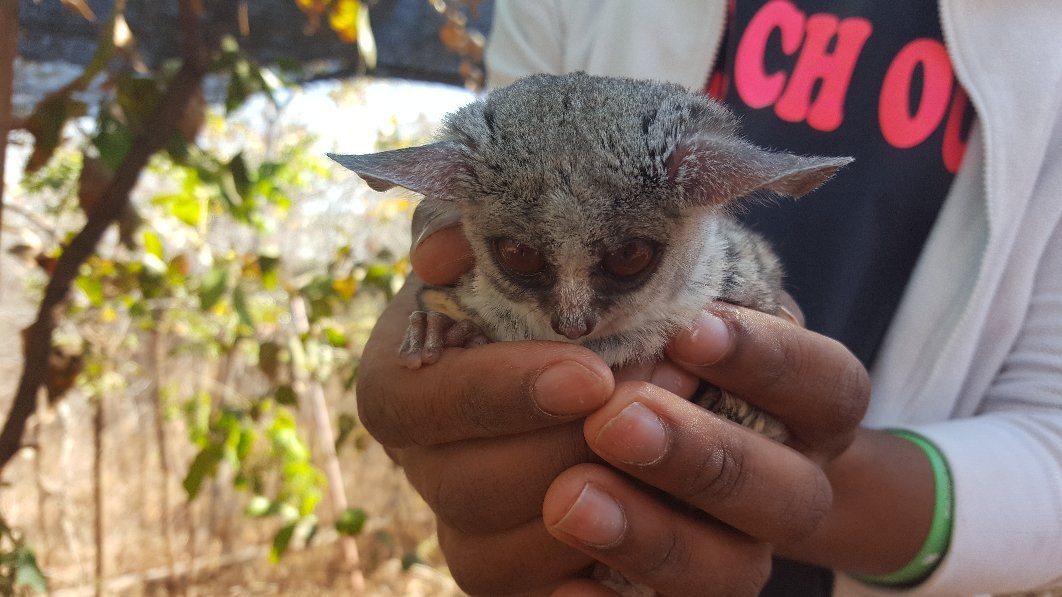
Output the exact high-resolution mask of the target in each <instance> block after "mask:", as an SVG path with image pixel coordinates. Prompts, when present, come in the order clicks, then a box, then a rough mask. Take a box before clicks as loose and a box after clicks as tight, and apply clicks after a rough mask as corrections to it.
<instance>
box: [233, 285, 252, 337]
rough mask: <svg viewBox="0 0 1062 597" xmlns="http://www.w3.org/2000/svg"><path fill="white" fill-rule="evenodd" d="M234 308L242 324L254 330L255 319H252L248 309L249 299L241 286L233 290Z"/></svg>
mask: <svg viewBox="0 0 1062 597" xmlns="http://www.w3.org/2000/svg"><path fill="white" fill-rule="evenodd" d="M232 307H233V308H234V309H236V314H237V315H238V316H239V317H240V323H242V324H243V325H245V326H247V327H249V328H251V329H254V319H252V318H251V311H250V310H249V309H248V308H247V297H246V296H245V295H244V293H243V287H242V286H240V285H239V284H237V285H236V288H234V289H233V290H232Z"/></svg>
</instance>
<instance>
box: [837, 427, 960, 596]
mask: <svg viewBox="0 0 1062 597" xmlns="http://www.w3.org/2000/svg"><path fill="white" fill-rule="evenodd" d="M888 433H889V434H890V435H893V436H895V437H898V438H901V439H904V440H906V441H909V442H911V443H913V444H915V445H916V446H918V448H919V449H921V450H922V452H923V453H925V455H926V458H928V459H929V464H930V467H931V468H932V471H933V486H934V490H933V497H934V505H933V520H932V522H931V523H930V527H929V533H928V535H926V540H925V542H924V543H923V544H922V548H921V549H920V550H919V551H918V553H917V554H915V556H914V557H913V558H911V560H910V561H909V562H908V563H907V564H906V565H905V566H903V567H902V568H900V569H898V570H895V571H893V572H890V573H888V574H881V575H871V576H858V577H856V578H858V579H859V580H860V581H862V582H865V583H868V584H875V585H883V586H888V587H897V588H899V587H910V586H914V585H917V584H919V583H921V582H923V581H924V580H926V579H927V578H929V576H930V575H931V574H932V573H933V571H934V570H936V568H937V566H938V565H939V564H940V561H941V560H942V559H943V557H944V554H945V553H947V550H948V546H949V544H950V543H951V532H952V513H953V509H954V492H953V489H952V481H951V472H950V471H949V470H948V463H947V461H946V460H945V459H944V456H943V454H941V453H940V450H939V449H938V448H937V447H936V446H935V445H933V443H932V442H930V441H929V440H928V439H926V438H925V437H923V436H921V435H918V434H917V433H913V432H911V431H907V430H903V429H894V430H890V431H888Z"/></svg>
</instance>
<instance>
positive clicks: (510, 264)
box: [494, 238, 546, 276]
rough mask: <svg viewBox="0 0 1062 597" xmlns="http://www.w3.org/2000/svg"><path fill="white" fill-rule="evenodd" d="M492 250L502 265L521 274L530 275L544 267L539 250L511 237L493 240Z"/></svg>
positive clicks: (544, 262)
mask: <svg viewBox="0 0 1062 597" xmlns="http://www.w3.org/2000/svg"><path fill="white" fill-rule="evenodd" d="M494 252H495V253H497V255H498V261H501V263H502V265H504V266H505V267H506V268H507V269H509V270H511V271H513V272H514V273H517V274H520V275H523V276H532V275H534V274H537V273H539V272H541V271H542V270H543V269H544V268H545V267H546V258H545V257H543V256H542V252H541V251H539V250H538V249H536V248H534V247H531V246H528V245H525V244H524V243H520V242H516V241H515V240H513V239H511V238H502V239H498V240H497V241H495V243H494Z"/></svg>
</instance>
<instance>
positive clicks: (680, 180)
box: [331, 73, 851, 422]
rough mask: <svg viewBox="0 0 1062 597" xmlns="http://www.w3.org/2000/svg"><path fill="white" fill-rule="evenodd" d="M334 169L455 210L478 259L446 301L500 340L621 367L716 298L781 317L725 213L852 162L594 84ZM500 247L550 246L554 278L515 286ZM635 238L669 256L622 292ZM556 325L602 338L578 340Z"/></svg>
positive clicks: (675, 93)
mask: <svg viewBox="0 0 1062 597" xmlns="http://www.w3.org/2000/svg"><path fill="white" fill-rule="evenodd" d="M331 157H333V159H335V160H336V161H338V162H339V163H340V164H343V165H344V166H346V167H348V168H350V169H352V170H354V171H355V172H357V173H358V174H359V175H361V176H362V177H363V178H365V179H366V180H367V181H368V182H369V183H370V184H371V185H372V186H373V188H374V189H377V190H383V189H385V188H388V187H390V186H393V185H398V186H403V187H406V188H408V189H411V190H414V191H417V192H420V193H423V194H425V195H426V196H427V197H430V198H432V199H436V200H443V201H451V202H453V203H454V204H455V205H456V206H457V207H458V209H459V210H460V211H461V220H462V223H463V225H464V232H465V235H466V236H467V237H468V239H469V241H470V243H471V245H472V250H473V252H474V254H475V257H476V260H475V267H474V269H473V270H472V271H471V272H469V273H468V274H467V275H465V276H464V277H462V278H461V280H460V281H459V282H458V283H457V284H456V285H455V286H454V287H452V288H450V289H448V290H446V293H447V294H448V295H449V296H450V297H451V298H452V299H453V300H454V301H455V302H456V303H457V305H458V307H459V309H458V310H459V311H460V313H461V314H462V315H464V316H465V317H467V318H468V319H471V320H473V321H474V322H475V323H476V324H477V325H478V326H479V327H480V329H481V330H482V331H483V332H484V333H485V335H486V336H487V337H488V338H489V339H491V340H493V341H501V340H524V339H537V340H558V341H562V342H577V343H579V344H582V345H584V346H587V347H588V348H591V349H592V350H594V351H595V352H597V353H598V354H600V355H601V357H602V358H603V359H604V360H605V361H606V362H607V363H609V364H610V365H620V364H625V363H631V362H638V361H647V360H652V359H655V358H657V357H658V356H659V355H660V352H661V351H662V349H663V346H664V344H665V342H666V341H667V339H668V338H670V337H671V336H672V335H674V334H675V332H676V331H678V330H680V329H682V328H687V327H689V326H690V325H691V323H692V322H693V321H694V319H695V318H696V317H697V315H698V314H699V313H700V312H701V311H702V310H703V309H704V308H705V306H706V305H708V304H709V303H711V302H712V301H714V300H725V301H730V302H733V303H736V304H740V305H745V306H749V307H752V308H755V309H759V310H761V311H765V312H770V313H773V312H775V311H776V309H777V307H778V302H777V301H778V296H779V294H780V292H781V289H782V272H781V267H780V265H779V264H778V260H777V258H776V257H775V256H774V254H773V252H772V251H771V250H770V248H769V246H768V245H767V243H765V242H764V241H763V240H762V239H761V238H760V237H759V236H757V235H756V234H754V233H752V232H751V231H749V230H747V229H745V228H743V227H742V226H740V225H739V224H738V223H737V222H736V221H735V220H734V219H732V218H731V216H730V214H729V210H728V206H729V205H730V204H732V203H733V202H734V201H736V200H738V199H740V198H742V197H745V196H748V195H750V194H783V195H792V196H801V195H804V194H806V193H809V192H811V191H813V190H814V189H815V188H817V187H818V186H819V185H820V184H822V183H823V182H825V181H826V180H827V179H829V178H830V177H831V176H833V174H834V173H835V172H836V171H837V170H838V169H839V168H841V167H842V166H844V165H845V164H847V163H848V162H849V161H851V159H850V158H821V157H802V156H797V155H793V154H789V153H784V152H772V151H767V150H764V149H761V148H759V147H756V146H754V145H752V144H750V143H749V142H747V141H745V140H744V139H742V138H741V137H740V136H739V134H738V122H737V119H736V118H735V117H734V116H733V114H731V113H730V112H729V111H728V110H727V109H726V108H724V107H723V106H721V105H719V104H717V103H715V102H713V101H711V100H709V99H708V98H706V97H705V96H703V95H701V94H697V93H692V92H690V91H687V90H686V89H684V88H682V87H679V86H677V85H673V84H669V83H657V82H651V81H641V80H633V79H619V78H606V77H594V76H590V75H586V74H584V73H574V74H568V75H561V76H554V75H534V76H530V77H526V78H524V79H521V80H519V81H517V82H515V83H514V84H512V85H511V86H509V87H507V88H504V89H499V90H496V91H493V92H491V93H490V94H488V95H487V96H486V98H484V99H482V100H479V101H476V102H473V103H471V104H469V105H467V106H465V107H463V108H461V109H459V110H457V111H456V112H454V113H453V114H451V115H449V116H448V117H447V118H446V120H445V121H444V125H443V129H442V133H441V135H440V139H439V140H438V141H437V142H435V143H431V144H428V145H424V146H420V147H412V148H408V149H400V150H396V151H388V152H382V153H377V154H369V155H358V156H337V155H333V156H331ZM498 238H508V239H513V240H515V241H517V242H520V243H523V244H526V245H529V246H531V247H536V248H538V249H539V250H540V251H541V252H542V253H543V254H544V255H545V256H546V258H547V262H548V263H547V269H546V270H545V271H544V272H543V273H542V274H541V275H540V276H539V277H538V278H537V279H536V280H530V281H529V280H528V279H524V278H520V277H519V276H514V275H512V274H511V273H510V272H508V271H506V270H505V268H503V267H501V266H500V264H499V262H498V260H497V258H496V256H495V253H494V249H493V245H492V243H493V242H494V240H495V239H498ZM631 238H643V239H648V240H650V241H652V242H654V243H655V244H656V245H657V247H658V248H659V253H660V256H659V258H658V260H657V262H656V265H655V268H654V269H652V271H651V273H649V274H648V275H647V276H645V277H644V279H641V280H637V281H636V282H637V283H627V282H625V283H623V284H618V283H617V282H616V281H615V280H612V279H610V277H609V276H608V275H606V274H605V273H604V272H603V270H602V269H601V256H602V255H603V254H604V253H605V252H608V251H614V250H617V249H619V248H620V247H622V246H623V244H624V243H625V242H626V241H627V240H629V239H631ZM557 321H560V322H561V323H567V324H572V325H577V326H578V325H580V324H581V323H582V322H589V323H591V324H592V327H593V329H592V331H591V332H590V333H589V334H587V335H585V336H582V337H579V338H577V339H575V340H571V339H569V338H567V337H565V336H563V335H561V334H559V333H558V332H556V331H554V329H555V328H556V323H557ZM429 362H430V361H429ZM418 364H419V361H418ZM743 422H744V421H743Z"/></svg>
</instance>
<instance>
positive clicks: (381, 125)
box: [0, 0, 491, 595]
mask: <svg viewBox="0 0 1062 597" xmlns="http://www.w3.org/2000/svg"><path fill="white" fill-rule="evenodd" d="M490 18H491V3H490V2H489V0H479V1H476V0H376V1H372V0H253V1H251V0H207V1H203V0H0V134H2V135H3V137H2V138H3V139H4V141H5V142H4V143H0V177H2V184H0V197H2V200H3V203H2V211H0V222H2V228H0V250H2V252H0V423H2V425H3V428H2V430H0V595H32V594H51V595H320V594H324V595H331V594H335V595H347V594H351V593H352V592H355V593H359V592H360V593H363V594H367V595H460V594H461V592H460V591H459V590H458V589H457V587H456V585H455V584H454V583H453V581H452V579H451V578H450V577H449V575H448V573H447V571H446V567H445V564H444V562H443V561H442V558H441V555H440V553H439V550H438V546H437V542H436V539H435V535H434V526H433V520H432V516H431V514H430V512H429V511H428V509H427V507H426V506H425V505H424V504H423V502H422V501H421V500H420V499H419V498H418V497H417V496H416V494H415V493H414V492H413V491H412V490H411V489H410V488H409V486H408V484H407V483H406V481H405V478H404V477H403V475H402V473H401V471H400V470H398V469H396V468H395V467H394V466H393V465H392V464H391V462H390V461H389V460H388V458H387V457H386V455H385V454H384V453H383V451H382V449H381V448H380V447H379V446H378V445H376V444H375V443H374V442H373V440H372V439H371V438H370V437H369V436H368V435H367V434H366V433H365V431H364V430H363V429H362V427H361V426H360V424H359V422H358V419H357V406H356V405H357V402H356V400H357V397H356V395H355V391H354V386H355V384H356V381H357V374H358V359H359V355H360V353H361V348H362V345H363V344H364V342H365V339H366V337H367V335H368V333H369V330H370V329H371V327H372V324H373V322H374V320H375V317H376V316H377V314H378V313H379V312H380V310H381V309H382V308H383V307H384V306H385V305H386V303H387V301H388V300H389V299H390V297H391V296H392V295H393V293H394V292H395V290H396V289H397V288H398V287H399V286H400V285H401V284H402V282H403V281H404V278H405V276H406V275H407V273H408V271H409V266H408V257H407V251H408V243H409V217H410V214H411V213H412V209H413V206H414V205H415V201H416V198H415V197H412V196H409V195H408V194H406V193H403V192H401V191H398V190H395V191H391V192H388V193H386V194H378V193H374V192H372V191H371V190H369V189H368V188H367V187H366V186H365V185H363V184H362V183H361V181H360V179H358V178H357V177H356V176H354V175H352V174H350V173H349V172H346V171H344V170H342V169H341V168H339V167H337V166H336V165H334V164H332V163H331V162H330V161H328V160H327V158H325V156H324V154H325V153H326V152H328V151H339V152H342V153H364V152H370V151H377V150H383V149H391V148H396V147H402V146H407V145H413V144H417V143H422V142H424V141H426V140H427V139H429V138H430V137H431V135H432V134H433V132H434V131H435V129H436V127H437V126H438V123H439V120H440V119H441V118H442V116H443V115H444V114H446V113H447V112H450V111H452V110H454V109H455V108H457V107H459V106H461V105H463V104H465V103H467V102H468V101H470V100H472V99H473V98H474V97H475V93H476V92H477V91H478V90H479V89H480V87H481V86H482V82H483V70H482V56H483V47H484V44H485V35H486V33H487V32H489V29H490Z"/></svg>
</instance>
